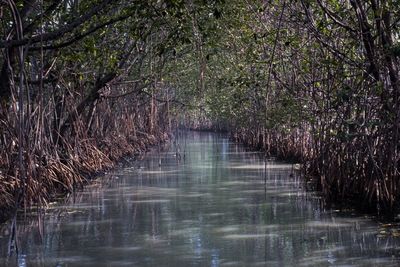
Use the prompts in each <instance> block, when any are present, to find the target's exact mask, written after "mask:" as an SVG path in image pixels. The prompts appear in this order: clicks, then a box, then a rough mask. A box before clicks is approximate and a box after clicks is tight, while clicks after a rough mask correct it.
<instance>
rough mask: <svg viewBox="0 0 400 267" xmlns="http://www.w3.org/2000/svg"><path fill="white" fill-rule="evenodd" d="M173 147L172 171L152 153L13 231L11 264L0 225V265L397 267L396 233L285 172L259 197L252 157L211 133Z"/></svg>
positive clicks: (274, 175) (259, 176) (278, 171)
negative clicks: (328, 203) (334, 205)
mask: <svg viewBox="0 0 400 267" xmlns="http://www.w3.org/2000/svg"><path fill="white" fill-rule="evenodd" d="M185 143H186V145H185ZM180 147H181V152H182V158H181V160H180V161H179V160H178V159H177V157H176V155H175V152H174V146H173V145H172V146H171V149H170V150H169V151H167V152H162V153H161V154H158V153H157V152H156V151H155V152H151V153H149V154H148V155H147V156H146V157H145V158H144V159H143V160H142V161H140V162H133V163H131V164H128V166H125V167H120V168H117V169H116V170H114V171H112V173H108V174H106V175H105V176H104V177H103V178H101V179H100V180H98V181H97V182H96V183H94V184H93V185H90V186H88V187H86V188H85V189H84V190H83V191H82V192H78V193H76V194H74V195H72V196H71V197H70V198H69V199H67V200H66V201H65V203H61V204H57V205H54V206H52V208H51V209H50V210H48V211H47V213H46V215H45V216H44V218H43V222H44V225H45V227H44V230H43V234H42V235H41V234H40V231H39V230H38V229H39V228H38V225H40V223H38V219H37V218H36V217H34V219H27V220H22V219H21V220H20V221H18V237H19V238H18V246H19V254H18V256H17V257H16V255H15V254H14V255H12V256H7V249H8V240H9V230H8V229H9V227H8V226H7V225H3V226H2V228H1V229H0V230H1V232H0V246H1V247H0V253H1V254H0V265H2V266H35V267H36V266H399V264H400V262H399V260H398V256H399V249H398V247H399V246H398V245H399V241H400V240H399V239H398V238H397V237H395V236H396V234H387V233H389V232H391V231H392V232H393V231H395V229H384V228H383V227H382V225H380V224H378V223H377V222H374V221H373V220H371V219H368V218H366V217H364V216H357V215H351V214H343V213H339V212H337V211H333V210H325V209H324V208H322V206H321V201H320V199H319V197H318V196H317V194H314V193H313V192H307V193H306V192H305V190H304V184H303V182H302V181H301V179H300V178H299V177H298V175H297V174H296V173H294V172H293V169H292V166H291V165H289V164H283V163H279V162H269V163H268V168H267V173H266V179H267V181H266V190H265V188H264V163H263V160H262V157H261V155H260V154H259V153H257V152H251V151H246V150H245V149H244V148H243V146H241V145H238V144H234V143H232V142H230V141H229V140H228V139H227V138H224V137H223V136H219V135H216V134H211V133H189V134H188V135H187V138H186V142H185V141H184V139H183V138H181V139H180ZM184 151H185V157H183V152H184ZM160 161H161V166H159V162H160ZM394 233H396V232H394Z"/></svg>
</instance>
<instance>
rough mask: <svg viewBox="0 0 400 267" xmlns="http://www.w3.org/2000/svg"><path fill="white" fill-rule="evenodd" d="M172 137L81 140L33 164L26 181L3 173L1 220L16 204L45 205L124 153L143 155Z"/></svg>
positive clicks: (0, 175)
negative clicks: (61, 151) (40, 162)
mask: <svg viewBox="0 0 400 267" xmlns="http://www.w3.org/2000/svg"><path fill="white" fill-rule="evenodd" d="M169 138H170V136H169V134H167V133H165V132H161V131H160V132H157V133H153V134H150V133H145V132H137V133H136V134H135V135H134V136H125V135H121V134H119V135H118V134H115V135H112V136H108V137H107V138H104V139H101V140H98V139H97V140H96V139H86V140H79V141H78V142H77V143H76V144H75V147H74V149H71V150H70V151H65V152H64V153H63V156H58V157H52V158H46V160H45V162H43V163H42V165H41V166H38V165H37V164H36V166H33V167H35V168H34V169H33V170H34V172H31V173H30V175H29V176H27V179H26V181H25V183H22V182H21V181H20V180H19V179H17V178H15V177H12V176H10V175H4V174H3V173H0V222H4V221H6V220H7V219H9V218H10V217H11V216H12V214H13V213H14V212H15V209H16V208H17V209H20V208H28V207H32V206H40V207H46V206H47V205H48V203H49V201H51V200H52V199H54V198H55V197H56V196H57V197H60V196H63V195H66V194H67V193H70V192H73V191H74V190H75V189H76V188H80V187H82V186H84V185H85V184H87V183H89V182H90V181H92V180H93V179H95V178H96V176H97V175H99V174H100V173H102V172H104V171H106V170H109V169H111V168H113V167H114V166H115V165H116V163H118V162H119V161H120V160H122V159H123V158H124V157H132V156H139V155H142V154H143V153H145V152H147V151H148V149H149V148H150V147H151V146H155V145H157V144H160V143H165V142H166V141H167V140H169ZM71 148H72V147H71ZM56 154H57V155H61V153H56ZM15 168H17V167H15ZM16 203H17V205H18V206H17V207H16Z"/></svg>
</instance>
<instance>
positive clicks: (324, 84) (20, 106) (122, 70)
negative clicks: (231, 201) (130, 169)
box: [0, 0, 400, 218]
mask: <svg viewBox="0 0 400 267" xmlns="http://www.w3.org/2000/svg"><path fill="white" fill-rule="evenodd" d="M399 27H400V1H398V0H367V1H361V0H329V1H322V0H315V1H310V0H298V1H294V0H268V1H267V0H230V1H227V0H147V1H141V0H114V1H111V0H54V1H43V0H3V1H0V36H1V37H0V50H1V53H0V68H1V70H0V210H1V217H3V218H7V217H8V216H9V215H10V214H11V213H12V211H14V210H15V209H20V208H24V207H25V208H26V207H30V206H32V205H39V206H46V205H47V204H48V202H49V201H50V200H51V199H52V198H53V197H54V196H55V195H56V194H59V193H62V192H64V193H66V192H71V191H73V190H74V188H76V187H80V186H82V185H83V184H85V183H86V182H87V180H89V179H90V178H91V177H93V176H94V175H95V174H96V173H99V172H101V171H104V170H106V169H109V168H111V167H112V166H114V164H115V163H116V162H117V161H118V160H119V159H121V158H122V157H123V156H126V155H134V154H140V153H143V152H144V151H146V149H147V148H148V147H149V146H154V145H156V146H157V145H159V144H160V143H163V142H165V141H167V140H168V139H170V138H171V137H172V136H173V133H174V130H175V129H177V128H179V127H186V128H192V129H209V130H219V131H222V130H223V131H227V132H228V133H229V134H230V136H231V137H232V138H234V139H235V140H237V141H239V142H242V143H244V144H246V145H249V146H251V147H253V148H256V149H259V150H262V151H264V152H265V154H266V155H268V156H269V155H274V156H276V157H278V158H280V159H284V160H291V161H293V162H300V163H302V165H301V166H302V169H303V173H304V176H305V178H306V179H312V180H313V181H314V182H315V185H316V186H317V187H318V188H319V189H320V190H321V191H322V193H323V195H324V197H326V199H327V200H329V201H333V202H341V203H346V204H349V205H353V206H354V205H356V206H360V208H362V209H367V210H370V211H372V212H377V213H385V214H389V215H392V216H395V215H396V214H397V213H398V212H399V211H400V172H399V171H400V151H399V149H400V141H399V138H400V136H399V135H400V129H399V128H400V107H399V105H400V84H399V75H400V73H399V56H400V39H399V38H400V36H399V32H400V31H399Z"/></svg>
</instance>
